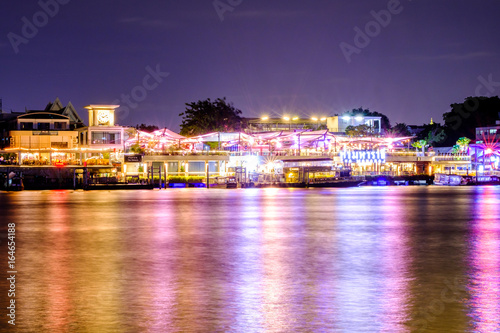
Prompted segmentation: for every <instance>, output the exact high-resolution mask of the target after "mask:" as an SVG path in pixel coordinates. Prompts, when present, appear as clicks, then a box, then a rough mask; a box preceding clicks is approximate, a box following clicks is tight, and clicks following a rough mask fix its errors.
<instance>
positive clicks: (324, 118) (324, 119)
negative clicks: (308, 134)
mask: <svg viewBox="0 0 500 333" xmlns="http://www.w3.org/2000/svg"><path fill="white" fill-rule="evenodd" d="M320 121H321V122H323V121H326V117H322V118H321V119H320ZM318 129H319V128H318Z"/></svg>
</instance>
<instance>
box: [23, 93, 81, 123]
mask: <svg viewBox="0 0 500 333" xmlns="http://www.w3.org/2000/svg"><path fill="white" fill-rule="evenodd" d="M40 112H51V113H57V114H61V115H64V116H68V117H69V120H70V122H71V123H72V124H76V125H78V126H77V127H80V126H84V125H85V124H84V123H83V120H82V118H80V116H79V115H78V113H77V112H76V110H75V108H74V107H73V104H71V102H68V104H67V105H66V106H63V105H62V103H61V101H60V100H59V97H56V99H55V100H54V102H53V103H52V102H49V103H48V104H47V106H46V107H45V109H43V110H28V109H26V113H40Z"/></svg>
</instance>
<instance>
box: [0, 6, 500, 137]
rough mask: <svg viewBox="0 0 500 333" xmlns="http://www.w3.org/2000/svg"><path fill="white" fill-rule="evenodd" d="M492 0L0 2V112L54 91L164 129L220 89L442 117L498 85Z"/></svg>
mask: <svg viewBox="0 0 500 333" xmlns="http://www.w3.org/2000/svg"><path fill="white" fill-rule="evenodd" d="M499 11H500V3H499V2H498V1H495V0H479V1H474V2H473V1H468V0H456V1H455V0H453V1H452V0H434V1H431V0H413V1H412V0H402V1H397V0H381V1H379V0H358V1H327V0H316V1H314V0H313V1H308V2H305V1H298V0H289V1H272V2H269V1H263V0H255V1H249V0H231V1H228V0H215V1H214V0H206V1H201V0H200V1H198V0H194V1H170V0H164V1H148V2H141V1H136V0H124V1H99V2H98V1H95V0H90V1H85V2H84V1H78V0H41V1H22V2H13V1H9V2H8V3H6V4H4V5H3V12H4V17H3V19H2V21H1V22H0V30H1V33H2V34H1V37H0V57H1V67H0V77H1V80H0V98H2V100H3V109H4V110H5V111H10V110H11V109H12V110H13V111H23V110H24V109H25V107H26V108H28V109H41V108H43V107H44V106H45V105H46V104H47V103H48V102H49V101H54V100H55V98H56V97H59V98H60V100H61V102H62V103H63V104H64V105H66V104H67V103H68V102H69V101H71V102H72V104H73V105H74V107H75V109H76V110H77V112H78V113H79V114H80V116H82V118H83V119H84V120H85V121H87V115H86V110H85V109H83V106H85V105H88V104H120V105H121V108H120V110H121V111H120V113H119V117H118V120H117V121H118V122H119V123H120V124H121V125H135V124H140V123H147V124H154V125H158V126H160V127H168V128H170V129H172V130H175V131H178V130H179V124H180V122H181V118H180V117H179V116H178V115H179V113H182V112H183V111H184V110H185V105H184V104H185V103H190V102H195V101H198V100H201V99H206V98H211V99H216V98H218V97H221V98H222V97H226V98H227V100H228V101H230V102H232V103H234V106H235V107H236V108H238V109H241V110H242V111H243V116H245V117H260V116H262V115H267V116H270V117H281V116H283V115H284V114H288V115H297V116H301V117H312V116H317V117H322V116H330V115H334V114H336V113H342V112H344V111H349V110H351V109H353V108H359V107H363V108H367V109H370V110H371V111H377V112H381V113H383V114H386V115H387V116H388V117H389V119H390V120H391V122H392V124H393V125H394V124H395V123H397V122H406V123H407V124H415V125H420V124H423V123H428V122H429V121H430V119H431V118H433V119H434V121H435V122H441V123H442V122H443V121H442V114H443V113H444V112H447V111H449V110H450V107H449V105H450V104H451V103H460V102H462V101H463V100H464V99H465V98H466V97H468V96H475V95H478V94H479V95H485V96H496V95H499V94H500V68H499V66H498V65H497V64H498V62H499V60H500V43H499V41H500V40H499V37H498V31H500V21H499V20H498V18H497V14H498V12H499Z"/></svg>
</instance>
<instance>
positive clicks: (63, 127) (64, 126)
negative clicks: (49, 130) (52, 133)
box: [54, 121, 66, 130]
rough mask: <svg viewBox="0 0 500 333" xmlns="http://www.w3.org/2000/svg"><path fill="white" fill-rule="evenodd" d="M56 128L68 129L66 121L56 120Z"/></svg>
mask: <svg viewBox="0 0 500 333" xmlns="http://www.w3.org/2000/svg"><path fill="white" fill-rule="evenodd" d="M54 129H58V130H65V129H66V123H63V122H60V121H56V122H55V123H54Z"/></svg>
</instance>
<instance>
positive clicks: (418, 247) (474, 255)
mask: <svg viewBox="0 0 500 333" xmlns="http://www.w3.org/2000/svg"><path fill="white" fill-rule="evenodd" d="M0 210H1V216H2V218H1V220H2V229H1V235H0V236H1V240H2V244H1V251H2V252H3V253H4V255H3V257H4V258H3V259H1V260H0V270H1V271H0V273H1V274H3V275H2V280H1V282H0V287H1V288H0V305H1V308H2V309H4V310H2V311H1V316H0V320H1V322H0V328H5V327H8V326H11V325H9V324H8V323H7V321H8V320H10V319H9V317H7V316H6V314H7V310H5V309H6V307H7V306H8V304H9V303H8V302H9V300H10V299H11V298H8V296H7V294H8V289H9V285H8V283H7V282H6V281H7V280H6V277H7V273H6V271H7V270H8V267H7V261H8V259H7V257H8V255H7V248H6V240H7V239H6V238H7V223H15V226H16V227H15V228H16V230H15V231H16V258H15V261H16V271H17V274H16V284H15V285H16V287H15V288H16V290H15V291H16V292H15V294H16V295H15V301H16V303H15V305H16V313H15V315H16V317H15V319H16V321H15V323H16V326H15V328H16V332H418V331H421V332H499V331H500V324H499V322H500V187H456V188H451V187H434V186H430V187H385V188H384V187H381V188H367V187H365V188H343V189H238V190H221V189H210V190H207V189H176V190H162V191H157V190H155V191H89V192H83V191H36V192H35V191H33V192H30V191H24V192H19V193H7V192H3V193H0ZM0 258H1V256H0Z"/></svg>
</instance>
